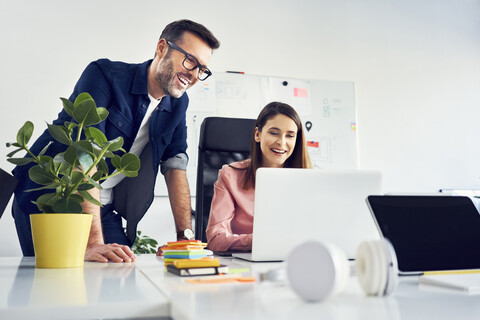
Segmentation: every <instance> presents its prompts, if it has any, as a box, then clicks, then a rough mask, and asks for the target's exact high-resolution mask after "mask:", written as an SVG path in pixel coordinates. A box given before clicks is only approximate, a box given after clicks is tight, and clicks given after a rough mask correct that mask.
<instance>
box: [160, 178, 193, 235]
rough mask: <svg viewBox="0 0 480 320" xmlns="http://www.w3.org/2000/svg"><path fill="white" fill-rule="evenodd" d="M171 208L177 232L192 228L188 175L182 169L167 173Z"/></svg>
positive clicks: (166, 180)
mask: <svg viewBox="0 0 480 320" xmlns="http://www.w3.org/2000/svg"><path fill="white" fill-rule="evenodd" d="M165 182H166V184H167V189H168V197H169V199H170V206H171V207H172V213H173V218H174V220H175V228H176V231H183V230H185V229H191V228H192V206H191V202H190V189H189V188H188V181H187V173H186V171H185V170H181V169H170V170H168V171H167V172H166V173H165Z"/></svg>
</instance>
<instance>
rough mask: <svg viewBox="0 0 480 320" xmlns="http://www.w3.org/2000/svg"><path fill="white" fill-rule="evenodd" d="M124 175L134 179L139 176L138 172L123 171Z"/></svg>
mask: <svg viewBox="0 0 480 320" xmlns="http://www.w3.org/2000/svg"><path fill="white" fill-rule="evenodd" d="M122 174H123V175H124V176H125V177H129V178H134V177H136V176H138V171H124V170H122Z"/></svg>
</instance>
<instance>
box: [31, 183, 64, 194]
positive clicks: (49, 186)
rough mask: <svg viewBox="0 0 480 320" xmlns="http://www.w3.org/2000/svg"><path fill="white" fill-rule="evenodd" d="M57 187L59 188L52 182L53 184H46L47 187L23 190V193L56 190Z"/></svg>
mask: <svg viewBox="0 0 480 320" xmlns="http://www.w3.org/2000/svg"><path fill="white" fill-rule="evenodd" d="M58 186H60V183H59V182H54V183H51V184H48V185H46V186H43V187H39V188H34V189H28V190H25V192H30V191H38V190H46V189H57V187H58Z"/></svg>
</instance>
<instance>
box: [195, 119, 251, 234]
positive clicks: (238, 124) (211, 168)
mask: <svg viewBox="0 0 480 320" xmlns="http://www.w3.org/2000/svg"><path fill="white" fill-rule="evenodd" d="M254 128H255V120H254V119H240V118H222V117H207V118H205V119H204V120H203V122H202V126H201V128H200V140H199V142H198V165H197V189H196V201H195V237H196V239H198V240H201V241H207V238H206V235H205V229H206V228H207V224H208V217H209V215H210V205H211V203H212V197H213V184H214V183H215V181H217V178H218V170H220V168H221V167H222V166H223V165H224V164H227V163H232V162H235V161H240V160H244V159H246V158H248V156H249V153H250V141H251V139H252V137H253V130H254Z"/></svg>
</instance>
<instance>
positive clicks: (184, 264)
mask: <svg viewBox="0 0 480 320" xmlns="http://www.w3.org/2000/svg"><path fill="white" fill-rule="evenodd" d="M173 265H174V266H175V267H177V268H179V269H183V268H199V267H219V266H220V260H218V259H217V258H215V259H180V260H175V261H173Z"/></svg>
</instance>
